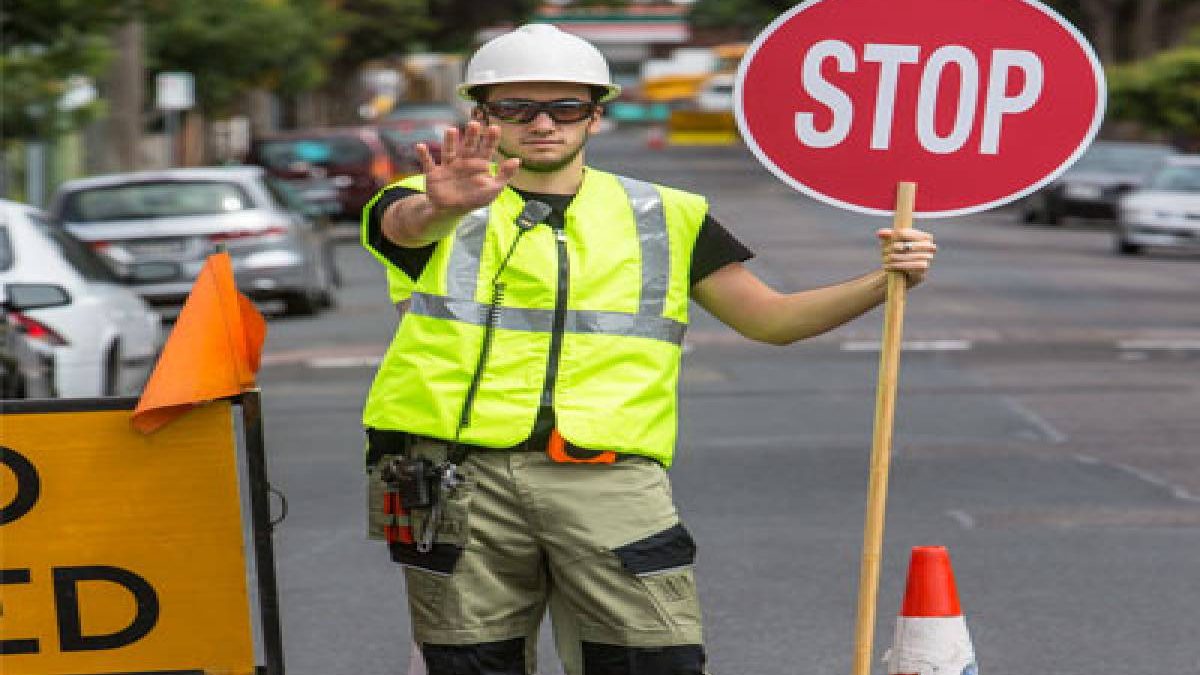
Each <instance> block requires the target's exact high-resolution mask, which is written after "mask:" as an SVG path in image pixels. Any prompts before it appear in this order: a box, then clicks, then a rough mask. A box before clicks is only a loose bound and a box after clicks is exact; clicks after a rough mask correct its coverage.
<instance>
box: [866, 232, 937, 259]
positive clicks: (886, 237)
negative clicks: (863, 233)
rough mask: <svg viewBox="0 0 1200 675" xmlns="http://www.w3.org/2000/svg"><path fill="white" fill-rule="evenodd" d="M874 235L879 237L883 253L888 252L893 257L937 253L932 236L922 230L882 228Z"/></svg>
mask: <svg viewBox="0 0 1200 675" xmlns="http://www.w3.org/2000/svg"><path fill="white" fill-rule="evenodd" d="M875 234H876V236H878V237H879V240H880V244H881V246H882V247H883V250H884V252H885V253H889V252H890V253H893V254H895V255H909V254H914V253H926V254H930V255H932V254H933V253H935V252H936V251H937V244H936V243H934V241H933V235H932V234H930V233H928V232H925V231H923V230H917V229H913V228H905V229H902V230H893V229H890V228H884V229H881V230H879V231H878V232H876V233H875Z"/></svg>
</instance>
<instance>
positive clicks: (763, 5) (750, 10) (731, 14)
mask: <svg viewBox="0 0 1200 675" xmlns="http://www.w3.org/2000/svg"><path fill="white" fill-rule="evenodd" d="M795 4H796V3H795V2H793V1H791V0H696V3H695V4H693V5H692V11H691V14H690V15H689V21H690V22H691V24H692V25H693V26H695V27H696V28H721V29H730V28H735V29H738V30H739V31H740V32H741V33H742V35H743V37H744V38H745V39H750V38H752V37H754V36H755V35H756V34H757V33H759V32H760V31H762V29H763V28H766V27H767V24H769V23H771V21H772V20H774V19H775V17H777V16H779V15H780V14H782V13H784V12H786V11H787V10H788V9H790V8H791V7H792V6H794V5H795Z"/></svg>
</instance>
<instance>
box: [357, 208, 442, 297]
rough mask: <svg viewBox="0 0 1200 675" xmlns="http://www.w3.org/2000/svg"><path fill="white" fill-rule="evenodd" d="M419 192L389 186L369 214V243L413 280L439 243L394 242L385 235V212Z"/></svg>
mask: <svg viewBox="0 0 1200 675" xmlns="http://www.w3.org/2000/svg"><path fill="white" fill-rule="evenodd" d="M417 194H421V193H420V191H418V190H413V189H412V188H406V187H393V188H388V189H387V190H385V191H384V193H383V194H382V195H380V197H379V199H377V200H376V201H375V203H374V204H373V205H372V206H371V213H370V214H369V215H368V216H367V243H369V244H370V245H371V248H373V249H375V250H376V251H378V252H379V254H380V255H382V256H383V257H385V258H387V259H388V261H389V262H391V263H392V264H393V265H395V266H396V267H398V268H400V269H401V270H402V271H403V272H404V273H405V274H407V275H408V276H409V278H410V279H413V280H416V278H417V277H419V276H421V272H423V271H424V270H425V265H426V264H428V263H429V259H430V258H431V257H433V249H434V247H435V246H437V244H430V245H428V246H422V247H421V248H404V247H403V246H397V245H395V244H393V243H392V242H391V241H389V240H388V238H387V237H385V236H383V212H384V211H387V208H388V207H389V206H391V205H392V204H394V203H396V202H398V201H400V200H401V199H404V198H405V197H411V196H413V195H417Z"/></svg>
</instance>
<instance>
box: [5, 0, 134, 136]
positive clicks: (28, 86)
mask: <svg viewBox="0 0 1200 675" xmlns="http://www.w3.org/2000/svg"><path fill="white" fill-rule="evenodd" d="M124 15H125V14H124V7H123V6H122V4H121V3H112V2H107V3H106V2H95V1H94V0H4V2H3V4H0V35H2V36H3V40H2V44H3V48H2V50H0V132H2V133H0V135H2V137H3V140H4V141H6V142H7V141H11V140H15V139H21V138H25V139H28V138H37V137H49V136H52V135H55V134H57V133H59V132H62V131H66V130H68V129H70V128H74V127H77V126H79V125H81V124H83V123H84V122H85V121H86V120H87V119H89V118H91V117H92V116H94V115H95V114H97V113H98V112H100V110H101V106H100V104H99V103H93V104H91V105H89V106H84V107H83V108H79V109H77V110H73V111H61V110H60V109H59V108H58V102H59V99H61V98H62V95H63V94H64V93H65V92H66V90H67V78H69V77H71V76H73V75H75V76H86V77H91V78H96V77H98V76H99V75H100V74H101V73H102V72H104V69H105V67H106V66H107V63H108V60H109V58H110V57H111V49H110V47H109V41H108V38H107V36H106V31H109V30H111V29H112V28H113V27H114V26H115V25H117V23H118V22H119V21H121V20H122V19H123V18H124Z"/></svg>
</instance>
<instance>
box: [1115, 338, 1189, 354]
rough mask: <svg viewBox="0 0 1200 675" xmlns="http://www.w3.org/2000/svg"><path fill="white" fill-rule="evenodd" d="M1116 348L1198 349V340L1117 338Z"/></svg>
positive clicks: (1148, 349)
mask: <svg viewBox="0 0 1200 675" xmlns="http://www.w3.org/2000/svg"><path fill="white" fill-rule="evenodd" d="M1117 349H1128V350H1145V351H1189V350H1200V340H1195V339H1191V340H1189V339H1178V340H1172V339H1148V340H1117Z"/></svg>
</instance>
